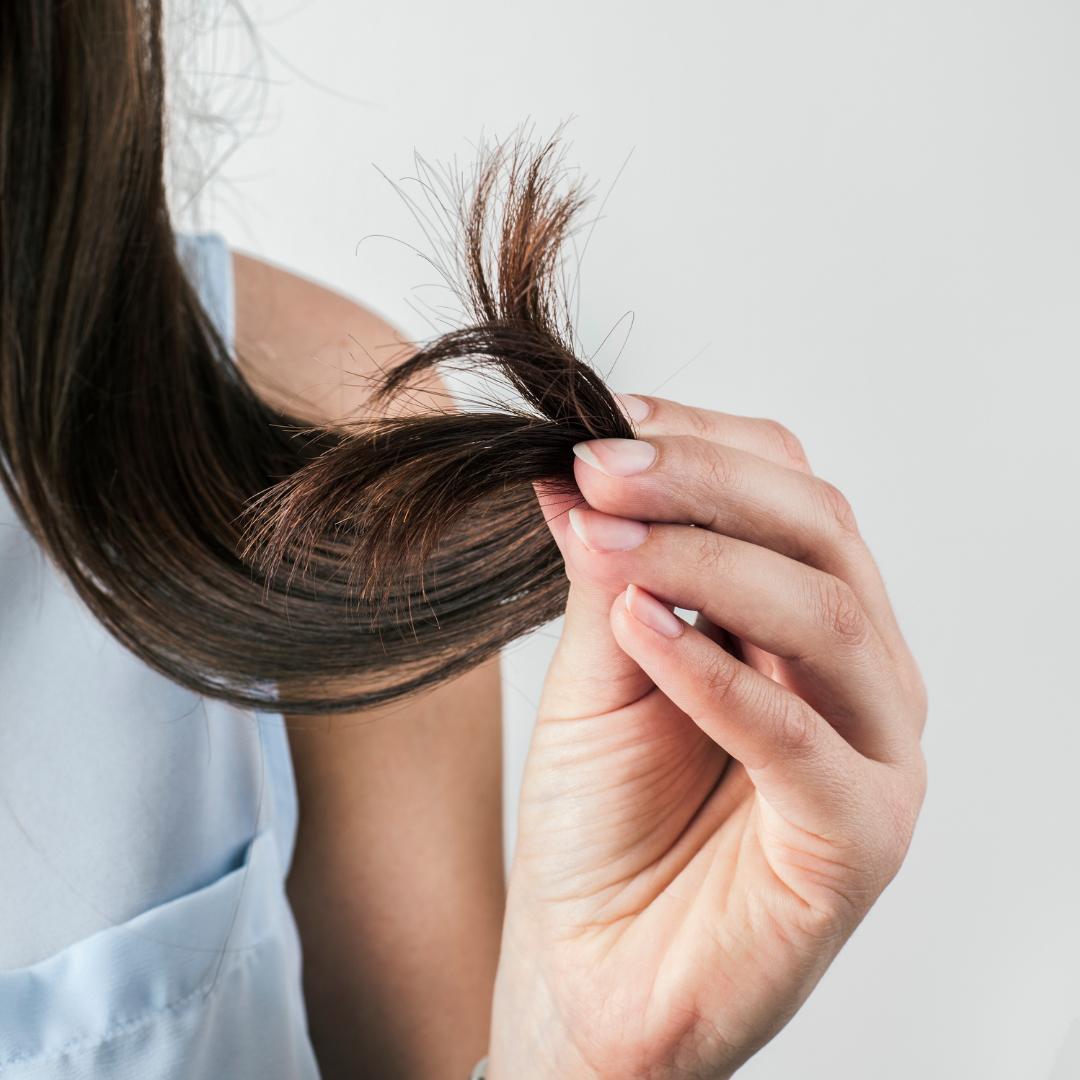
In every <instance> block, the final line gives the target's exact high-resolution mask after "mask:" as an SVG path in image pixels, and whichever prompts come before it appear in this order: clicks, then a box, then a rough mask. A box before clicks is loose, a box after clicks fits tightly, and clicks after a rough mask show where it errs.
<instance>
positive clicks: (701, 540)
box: [690, 529, 737, 578]
mask: <svg viewBox="0 0 1080 1080" xmlns="http://www.w3.org/2000/svg"><path fill="white" fill-rule="evenodd" d="M690 531H691V532H693V533H696V534H698V535H697V545H696V546H695V549H694V552H693V559H694V564H695V567H696V569H697V570H698V571H699V572H701V573H702V574H704V575H707V576H708V577H710V578H716V577H724V576H725V575H727V574H729V573H730V572H731V571H732V569H733V568H734V565H735V561H736V558H737V555H736V549H735V546H734V545H733V544H731V543H729V542H728V541H727V539H726V537H723V536H721V535H720V534H719V533H714V532H710V531H709V530H708V529H692V530H690Z"/></svg>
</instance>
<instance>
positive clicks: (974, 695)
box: [199, 0, 1080, 1080]
mask: <svg viewBox="0 0 1080 1080" xmlns="http://www.w3.org/2000/svg"><path fill="white" fill-rule="evenodd" d="M223 10H224V9H223ZM249 11H250V12H251V14H252V15H253V16H254V18H255V21H256V23H257V24H258V26H259V28H260V33H261V34H262V36H263V39H264V42H265V43H266V45H267V51H266V53H265V65H266V66H265V73H266V74H267V76H268V78H269V79H270V84H269V85H268V86H267V88H266V91H267V96H266V99H265V102H264V105H265V118H264V120H263V122H262V124H261V126H260V129H259V132H260V133H259V134H257V135H256V136H255V137H253V138H250V139H248V140H247V141H246V142H245V143H244V145H243V146H242V147H241V149H240V150H239V151H238V152H237V154H235V155H234V156H233V157H232V159H231V160H230V161H228V162H227V163H226V164H225V167H224V170H223V176H224V177H225V178H226V181H227V182H218V183H216V184H214V185H212V186H211V188H210V189H209V192H208V193H207V194H206V195H204V197H203V198H202V200H201V202H200V204H199V205H200V214H201V215H202V220H203V222H204V223H205V224H208V225H211V226H214V227H216V228H219V229H221V230H222V231H224V232H225V234H226V235H227V237H228V238H229V239H230V241H231V242H232V243H233V244H234V245H236V246H238V247H242V248H246V249H248V250H252V251H255V252H256V253H260V254H262V255H264V256H266V257H268V258H270V259H272V260H274V261H277V262H280V263H282V264H285V265H287V266H290V267H294V268H296V269H297V270H299V271H300V272H302V273H305V274H307V275H309V276H311V277H314V278H316V279H318V280H321V281H324V282H327V283H329V284H331V285H333V286H334V287H336V288H338V289H341V290H343V291H345V292H347V293H350V294H352V295H355V296H357V297H359V298H360V299H362V300H363V301H364V302H365V303H367V304H369V305H370V306H372V307H374V308H375V309H377V310H379V311H380V312H382V313H384V314H385V315H387V316H388V317H390V318H391V319H392V320H394V321H395V322H396V323H397V324H398V325H399V326H401V327H402V328H403V329H404V330H405V331H406V332H407V333H408V334H410V335H417V336H422V335H424V334H426V333H427V332H428V327H427V325H426V323H425V322H424V320H423V318H421V317H420V316H419V315H418V314H417V312H416V311H415V310H414V308H413V307H411V306H410V299H411V300H412V301H413V302H415V299H416V295H417V294H416V293H415V292H414V291H413V290H414V287H415V286H418V285H422V284H424V283H426V282H430V281H432V280H433V275H432V273H431V271H430V270H428V269H427V268H426V267H425V266H424V264H423V263H422V262H420V261H419V260H418V259H417V258H416V256H415V255H414V254H411V253H410V252H409V251H408V249H407V248H406V247H404V246H403V245H401V244H396V243H393V242H390V241H386V240H367V241H365V242H364V243H363V244H361V245H360V246H359V249H358V247H357V245H358V242H359V241H360V240H361V239H362V238H363V237H364V236H366V235H368V234H372V233H385V234H390V235H392V236H396V237H399V238H401V239H403V240H407V241H410V242H415V241H416V240H417V239H418V234H417V232H416V229H415V227H414V226H413V225H412V223H411V221H410V220H409V218H408V216H407V214H406V213H405V211H404V209H403V207H402V205H401V204H400V202H399V200H398V198H397V196H396V195H395V194H394V193H393V191H392V190H391V188H390V186H389V185H388V184H387V182H386V181H385V180H384V179H382V178H381V177H380V176H379V174H378V173H377V172H376V171H375V169H374V168H373V167H372V164H373V163H374V164H376V165H378V166H379V167H380V168H381V169H383V170H384V171H385V172H386V173H387V174H388V175H390V176H391V177H393V178H395V179H397V178H400V177H403V176H406V175H411V174H412V173H413V172H414V169H413V166H412V162H411V154H412V152H413V149H414V148H416V149H418V150H420V151H421V152H422V153H423V154H424V155H425V156H427V157H429V158H433V159H441V160H447V159H449V158H451V157H453V156H454V155H457V156H458V158H459V159H460V160H461V161H462V162H463V163H464V162H468V161H469V160H470V158H471V150H470V141H471V140H472V141H475V139H476V138H477V137H478V136H479V134H480V132H481V130H482V129H483V130H486V131H487V132H489V133H492V134H500V135H504V134H506V133H508V132H510V131H511V129H512V128H513V127H514V126H515V125H516V124H518V123H519V122H521V121H522V120H524V119H526V118H531V119H532V120H533V121H535V123H536V125H537V128H538V130H539V131H541V132H549V131H550V130H551V129H552V128H553V127H554V126H555V125H556V124H557V122H558V121H560V120H563V119H566V118H567V117H570V116H572V115H573V116H576V117H577V119H575V120H574V121H573V122H572V124H571V125H570V127H569V129H568V137H569V138H570V140H571V141H572V143H573V146H572V150H571V159H572V160H573V161H575V162H576V163H578V164H580V165H581V166H582V168H583V169H584V170H585V172H586V173H587V174H588V175H589V177H590V178H593V179H595V180H596V181H597V182H598V184H599V190H600V192H601V194H602V193H604V192H606V191H607V190H608V189H609V188H610V187H611V184H612V182H613V181H614V179H615V177H616V175H617V174H618V173H619V170H620V168H621V167H622V166H623V164H624V161H625V160H626V158H627V155H628V154H630V152H631V150H633V154H632V156H631V157H630V159H629V162H628V163H627V164H626V168H625V170H624V171H623V173H622V176H621V178H620V179H619V181H618V183H617V184H616V185H615V187H614V190H613V191H612V193H611V196H610V199H609V201H608V203H607V208H606V211H605V220H604V221H603V222H602V223H601V224H600V226H599V228H598V229H597V232H596V235H595V236H594V238H593V240H592V245H591V247H590V249H589V252H588V257H587V259H586V262H585V265H584V268H583V279H582V280H583V298H582V308H581V320H580V327H579V329H580V331H581V333H582V336H583V338H584V339H585V341H586V343H591V344H592V345H597V344H599V342H600V341H601V340H602V339H603V337H604V336H605V335H606V334H607V332H608V331H609V330H611V329H612V327H613V326H615V324H616V323H618V321H619V320H620V319H621V318H622V317H623V316H624V315H626V313H627V312H633V314H634V323H633V330H632V332H631V333H630V335H629V338H628V339H627V340H626V345H625V349H624V350H623V352H622V355H621V358H620V359H619V361H618V364H617V365H616V367H615V369H614V372H613V374H612V382H613V384H614V385H615V387H616V388H617V389H620V390H627V391H634V390H637V391H641V392H649V391H651V390H653V389H654V388H655V387H657V386H658V385H659V384H661V383H662V382H664V381H665V380H667V379H668V378H669V376H672V377H671V378H670V381H668V382H666V385H665V386H664V388H663V393H664V394H665V395H667V396H671V397H677V398H681V399H683V400H686V401H690V402H692V403H695V404H700V405H706V406H709V407H713V408H718V409H723V410H727V411H733V412H740V413H749V414H756V415H766V416H771V417H775V418H776V419H779V420H780V421H782V422H783V423H785V424H786V425H788V426H789V427H790V428H791V429H792V430H794V431H795V432H796V433H797V434H798V435H799V436H800V437H801V438H802V440H803V442H804V444H805V446H806V447H807V450H808V452H809V455H810V458H811V461H812V463H813V465H814V466H815V469H816V470H817V472H818V473H820V474H821V475H823V476H825V477H827V478H828V479H830V480H832V481H833V482H835V483H836V484H837V485H838V486H839V487H840V488H841V489H842V490H843V491H844V492H845V493H846V494H847V495H848V497H849V498H850V500H851V502H852V503H853V505H854V507H855V509H856V512H857V514H858V516H859V520H860V522H861V525H862V528H863V531H864V533H865V535H866V537H867V539H868V541H869V543H870V546H871V548H872V549H873V551H874V553H875V554H876V556H877V558H878V560H879V562H880V564H881V566H882V568H883V571H884V574H885V578H886V580H887V582H888V584H889V586H890V589H891V592H892V595H893V598H894V600H895V603H896V607H897V609H898V611H899V615H900V619H901V622H902V625H903V626H904V628H905V630H906V632H907V633H908V635H909V638H910V641H911V643H912V645H913V647H914V649H915V653H916V655H917V657H918V658H919V660H920V661H921V663H922V665H923V669H924V672H925V675H926V678H927V682H928V684H929V687H930V695H931V701H932V708H931V716H930V724H929V727H928V729H927V734H926V751H927V755H928V758H929V764H930V791H929V795H928V797H927V802H926V807H925V810H924V812H923V816H922V820H921V822H920V825H919V829H918V832H917V834H916V837H915V842H914V845H913V847H912V851H911V854H910V857H909V859H908V861H907V864H906V865H905V867H904V869H903V871H902V872H901V874H900V876H899V878H898V879H897V880H896V882H895V883H894V884H893V885H892V886H891V887H890V889H889V890H888V891H887V892H886V894H885V895H884V897H883V898H882V899H881V901H880V902H879V904H878V905H877V907H876V908H875V909H874V911H873V912H872V913H871V915H870V916H869V918H868V919H867V920H866V922H865V924H864V925H863V926H862V927H861V928H860V930H859V931H858V932H857V933H856V935H855V937H854V938H853V939H852V941H851V942H850V944H849V945H848V946H847V947H846V949H845V950H844V952H843V953H842V955H841V956H840V958H839V959H838V960H837V962H836V963H835V964H834V965H833V967H832V969H831V970H830V972H829V973H828V975H827V976H826V977H825V979H824V981H823V982H822V983H821V985H820V987H819V988H818V990H817V991H816V992H815V993H814V995H813V997H812V998H811V1000H810V1001H809V1003H808V1004H807V1005H806V1007H805V1008H804V1009H803V1010H802V1012H801V1013H800V1014H799V1015H798V1017H797V1018H796V1019H795V1020H794V1021H793V1022H792V1023H791V1024H790V1026H789V1027H788V1028H787V1029H786V1030H785V1031H784V1032H783V1033H782V1034H781V1035H780V1036H779V1037H778V1038H777V1039H776V1040H775V1041H774V1042H773V1043H772V1044H771V1045H770V1046H769V1047H767V1048H766V1049H765V1050H764V1051H762V1052H761V1053H760V1054H759V1055H758V1057H757V1058H755V1059H754V1060H753V1061H752V1062H751V1063H750V1064H749V1065H748V1066H747V1067H746V1068H745V1069H744V1070H743V1071H742V1073H740V1076H745V1077H746V1078H747V1080H751V1078H752V1080H792V1078H795V1077H798V1078H800V1080H816V1078H821V1080H825V1078H828V1080H867V1078H875V1080H878V1078H880V1080H886V1078H894V1077H895V1078H901V1077H903V1078H905V1080H906V1078H910V1077H920V1078H923V1077H925V1078H935V1080H936V1078H942V1080H945V1078H949V1080H955V1078H957V1077H978V1078H980V1080H992V1078H1001V1080H1005V1078H1008V1080H1024V1078H1031V1080H1046V1078H1048V1077H1050V1076H1052V1077H1053V1080H1067V1078H1069V1080H1075V1078H1076V1077H1080V903H1078V886H1080V779H1078V775H1077V772H1078V759H1080V725H1078V723H1077V721H1078V715H1077V707H1076V703H1075V701H1076V699H1075V683H1076V662H1075V655H1076V651H1077V649H1076V647H1077V635H1076V629H1075V627H1076V622H1077V570H1076V565H1077V558H1078V554H1080V553H1078V545H1077V531H1078V530H1077V524H1078V522H1077V516H1078V515H1077V509H1076V507H1077V452H1076V435H1075V432H1076V428H1077V419H1076V415H1077V408H1078V395H1077V392H1076V391H1077V383H1078V378H1077V373H1076V372H1077V359H1078V355H1080V353H1078V346H1080V310H1078V308H1080V304H1078V296H1080V293H1078V285H1080V280H1078V278H1080V262H1078V260H1080V235H1078V233H1080V229H1078V226H1080V126H1078V125H1080V6H1078V4H1077V3H1076V2H1075V0H1070V2H1063V0H1062V2H1056V3H1055V2H1043V0H1013V2H1005V0H970V2H958V0H903V2H897V0H886V2H877V3H865V2H854V0H847V2H844V0H829V2H814V0H789V2H775V0H759V2H750V0H742V2H712V3H706V2H703V0H694V2H672V3H667V4H665V5H662V6H661V5H656V4H645V3H640V2H637V0H634V2H628V3H623V4H611V3H603V2H599V0H574V2H567V0H550V2H548V3H546V4H536V3H528V4H526V3H518V2H508V0H499V2H482V0H469V2H467V3H452V2H446V0H439V2H436V0H423V2H401V0H398V2H395V3H374V2H369V3H356V2H353V0H307V2H306V3H304V4H302V5H300V6H296V5H295V3H294V2H293V0H273V2H267V3H265V4H263V5H262V6H261V7H250V8H249ZM230 18H231V16H230V14H229V12H228V11H227V10H224V23H225V24H228V23H229V21H230ZM226 38H227V35H226V36H225V37H223V38H220V39H219V41H218V44H217V53H216V55H214V56H213V57H212V58H211V61H210V62H207V53H206V50H205V49H203V52H202V58H203V59H202V61H201V62H202V63H203V65H204V68H206V69H209V68H213V69H214V70H218V71H220V72H225V73H227V72H229V71H234V72H235V71H238V70H241V69H243V67H244V64H245V63H246V61H245V59H244V52H243V48H242V47H241V46H240V45H237V44H236V43H235V39H228V40H226ZM229 41H232V44H229ZM293 69H295V71H294V70H293ZM252 73H253V72H252V71H249V74H252ZM298 73H299V74H298ZM301 76H303V77H301ZM305 80H315V81H317V82H320V83H322V84H325V85H326V86H327V87H328V88H329V90H326V89H319V88H318V87H316V86H314V85H311V83H310V81H305ZM258 86H259V84H257V83H255V82H245V81H243V80H240V81H234V82H233V84H232V88H231V89H229V90H223V89H222V84H221V83H220V82H219V83H218V84H217V88H216V89H212V90H211V92H210V96H209V97H208V98H207V99H205V101H204V102H203V105H210V106H212V107H219V106H221V105H222V102H224V103H225V104H226V105H227V106H228V107H229V108H232V109H233V111H234V115H236V116H239V117H240V119H241V122H240V124H239V127H240V128H241V129H243V128H244V127H245V126H246V125H247V123H248V121H253V120H254V118H255V117H254V112H253V111H252V109H253V108H254V107H255V106H256V105H258V93H254V96H249V97H247V98H245V96H244V95H245V93H247V91H248V89H251V88H255V89H256V90H257V88H258ZM330 91H333V92H330ZM230 94H231V95H232V97H231V99H229V95H230ZM215 95H216V96H215ZM340 95H346V96H348V97H351V98H355V99H361V101H360V102H359V103H357V102H356V101H350V100H346V99H345V97H343V96H340ZM226 99H229V100H226ZM245 108H247V109H248V112H247V113H246V114H245V113H244V109H245ZM220 145H222V144H219V147H220ZM420 295H423V294H420ZM626 325H627V324H626V323H625V322H624V323H622V324H621V325H620V327H619V329H618V331H617V332H616V335H615V337H616V338H617V344H621V342H622V340H623V338H624V337H625V333H624V331H625V328H626ZM702 350H703V351H702ZM617 352H618V348H617V347H611V346H609V347H608V348H607V349H606V350H605V352H604V353H603V354H602V357H603V358H606V362H611V361H613V360H614V359H615V356H616V353H617ZM699 352H700V356H699V357H698V359H697V360H695V361H694V362H692V363H690V364H689V365H688V366H686V367H685V368H683V367H682V365H684V364H686V363H687V361H689V360H690V359H691V358H692V357H694V356H695V354H698V353H699ZM680 368H681V370H679V369H680ZM675 372H678V373H677V374H673V373H675ZM550 647H551V637H550V635H548V636H543V635H541V636H539V637H536V638H534V639H533V640H532V641H530V642H527V643H525V644H524V645H521V646H518V647H516V648H515V649H514V650H512V652H511V654H510V656H509V657H508V658H507V663H506V668H505V670H506V685H507V690H506V703H507V714H508V719H507V728H508V746H507V760H508V770H507V772H508V788H509V789H510V791H511V796H510V818H511V820H512V818H513V813H512V803H513V794H512V792H513V790H514V787H515V783H516V777H517V774H518V773H519V771H520V768H521V763H522V761H523V758H524V751H525V746H526V743H527V737H528V728H529V724H530V722H531V719H532V710H533V703H534V702H535V700H536V697H537V694H538V691H539V686H540V682H541V679H542V674H543V665H544V663H545V661H546V657H547V656H548V655H549V653H550ZM1070 1032H1071V1034H1070Z"/></svg>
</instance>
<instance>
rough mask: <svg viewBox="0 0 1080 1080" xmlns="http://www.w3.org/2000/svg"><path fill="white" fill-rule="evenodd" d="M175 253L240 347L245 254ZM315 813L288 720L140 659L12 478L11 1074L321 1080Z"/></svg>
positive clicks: (3, 912) (4, 1059)
mask: <svg viewBox="0 0 1080 1080" xmlns="http://www.w3.org/2000/svg"><path fill="white" fill-rule="evenodd" d="M177 244H178V250H179V252H180V255H181V258H182V261H183V263H184V265H185V267H186V269H187V271H188V273H189V275H190V277H191V279H192V281H193V283H194V284H195V285H196V286H197V288H198V289H199V293H200V297H201V299H202V302H203V306H204V307H205V308H206V310H207V313H208V314H209V315H210V317H211V318H213V319H214V320H215V323H216V325H217V327H218V329H219V331H220V333H221V335H222V337H223V339H224V340H225V341H227V342H230V343H231V342H232V340H233V333H234V309H233V289H232V262H231V257H230V255H229V253H228V251H227V250H226V248H225V246H224V244H223V243H222V242H221V240H220V239H219V238H217V237H213V236H202V237H184V236H181V237H178V239H177ZM296 817H297V803H296V789H295V785H294V781H293V775H292V764H291V760H290V757H289V746H288V740H287V738H286V733H285V729H284V723H283V720H282V718H281V717H280V716H276V715H270V714H263V713H251V712H245V711H243V710H240V709H236V708H233V707H231V706H229V705H225V704H223V703H221V702H218V701H211V700H208V699H205V698H202V697H199V696H198V695H196V694H193V693H191V692H189V691H187V690H184V689H182V688H181V687H179V686H177V685H175V684H174V683H172V682H170V681H169V680H168V679H166V678H164V677H163V676H161V675H159V674H157V673H156V672H154V671H153V670H151V669H150V668H149V667H147V666H146V665H145V664H144V663H142V662H141V661H140V660H138V659H137V658H136V657H134V656H133V655H132V654H131V653H129V652H128V651H127V650H126V649H125V648H124V647H123V646H122V645H120V644H119V643H118V642H117V641H116V640H115V639H114V638H112V637H111V636H110V635H109V634H108V633H107V631H106V630H105V629H104V628H103V627H102V626H101V625H100V624H99V623H98V622H97V620H96V619H95V618H94V617H93V615H92V614H91V613H90V612H89V611H88V610H87V608H86V607H85V606H84V605H83V604H82V603H81V602H80V601H79V600H78V599H77V598H76V597H75V595H74V593H73V591H72V590H71V588H70V586H69V585H68V583H67V582H66V580H65V579H64V578H62V577H61V576H60V575H59V574H58V573H57V572H56V571H55V570H54V569H53V568H52V566H51V565H50V564H49V562H48V560H47V559H46V558H45V556H44V554H43V553H42V551H41V549H40V548H39V547H38V545H37V543H36V542H35V541H34V539H33V537H32V536H31V535H30V534H29V533H28V532H27V531H26V529H25V528H24V527H23V525H22V523H21V522H20V521H19V519H18V517H17V515H16V514H15V512H14V510H13V508H12V506H11V504H10V502H9V501H8V499H7V498H6V496H5V495H4V494H3V492H2V490H0V1078H3V1080H8V1078H10V1080H16V1078H17V1080H104V1078H106V1077H108V1078H109V1080H159V1078H160V1080H165V1078H168V1080H211V1078H219V1077H220V1078H222V1080H226V1078H227V1080H318V1069H317V1066H316V1064H315V1058H314V1054H313V1052H312V1049H311V1044H310V1042H309V1040H308V1036H307V1023H306V1017H305V1014H304V1004H303V996H302V992H301V986H300V945H299V938H298V936H297V932H296V927H295V924H294V922H293V918H292V913H291V911H290V909H289V905H288V902H287V899H286V897H285V891H284V881H285V875H286V873H287V872H288V867H289V861H290V858H291V855H292V846H293V841H294V838H295V833H296Z"/></svg>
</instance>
